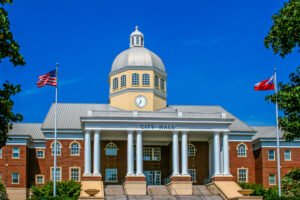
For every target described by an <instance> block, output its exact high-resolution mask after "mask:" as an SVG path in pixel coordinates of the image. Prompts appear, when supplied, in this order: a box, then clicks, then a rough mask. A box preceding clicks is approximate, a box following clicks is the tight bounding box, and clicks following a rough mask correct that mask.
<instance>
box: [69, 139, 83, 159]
mask: <svg viewBox="0 0 300 200" xmlns="http://www.w3.org/2000/svg"><path fill="white" fill-rule="evenodd" d="M75 143H76V144H77V145H78V154H72V145H73V144H75ZM69 148H70V155H71V156H80V149H81V146H80V143H79V142H77V141H73V142H71V144H70V147H69Z"/></svg>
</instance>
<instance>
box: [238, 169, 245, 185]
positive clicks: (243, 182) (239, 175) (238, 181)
mask: <svg viewBox="0 0 300 200" xmlns="http://www.w3.org/2000/svg"><path fill="white" fill-rule="evenodd" d="M240 169H242V170H246V181H242V183H248V168H243V167H241V168H237V180H238V182H241V181H240Z"/></svg>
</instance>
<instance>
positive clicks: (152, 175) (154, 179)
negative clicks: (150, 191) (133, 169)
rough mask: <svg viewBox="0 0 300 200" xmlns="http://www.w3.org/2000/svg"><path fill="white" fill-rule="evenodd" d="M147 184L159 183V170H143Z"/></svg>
mask: <svg viewBox="0 0 300 200" xmlns="http://www.w3.org/2000/svg"><path fill="white" fill-rule="evenodd" d="M144 174H145V176H146V181H147V184H148V185H161V172H160V171H144Z"/></svg>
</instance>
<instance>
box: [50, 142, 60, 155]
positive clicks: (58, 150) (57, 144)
mask: <svg viewBox="0 0 300 200" xmlns="http://www.w3.org/2000/svg"><path fill="white" fill-rule="evenodd" d="M51 148H52V155H54V154H55V149H54V142H53V143H52V145H51ZM60 153H61V145H60V143H58V142H57V143H56V154H57V155H60Z"/></svg>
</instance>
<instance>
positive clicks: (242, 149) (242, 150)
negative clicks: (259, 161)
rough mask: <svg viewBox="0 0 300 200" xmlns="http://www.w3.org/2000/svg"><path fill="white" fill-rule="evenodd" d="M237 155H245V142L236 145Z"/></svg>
mask: <svg viewBox="0 0 300 200" xmlns="http://www.w3.org/2000/svg"><path fill="white" fill-rule="evenodd" d="M237 149H238V157H246V155H247V154H246V152H247V147H246V145H245V144H239V145H238V148H237Z"/></svg>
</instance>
